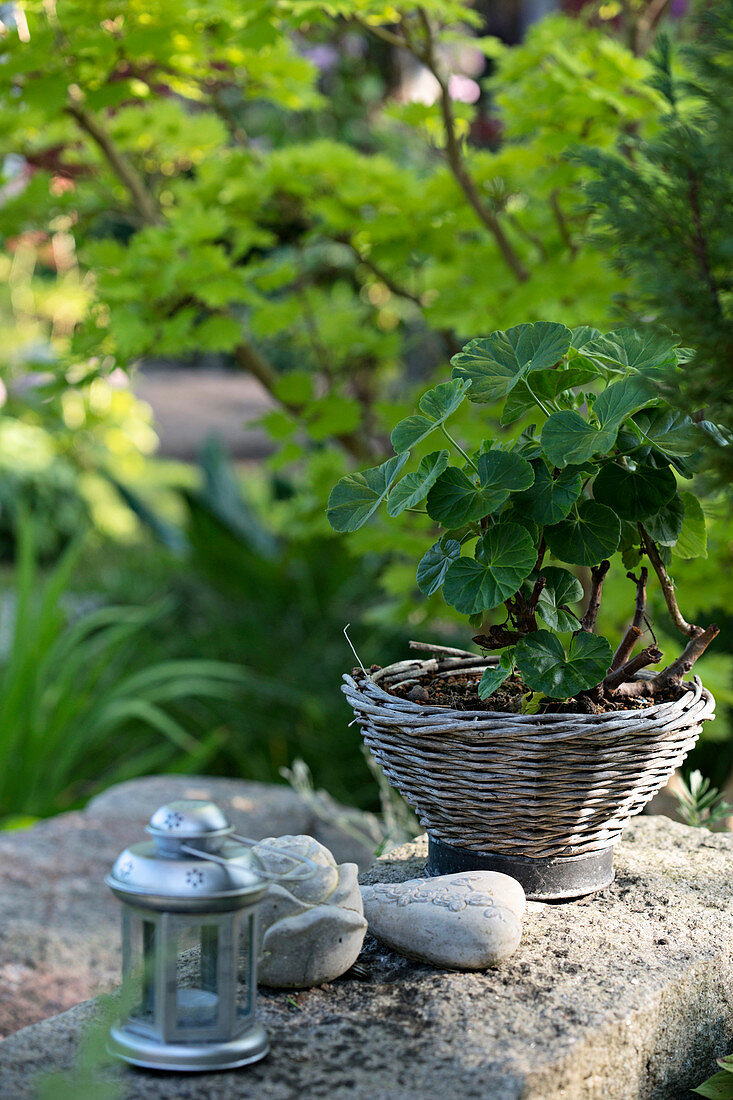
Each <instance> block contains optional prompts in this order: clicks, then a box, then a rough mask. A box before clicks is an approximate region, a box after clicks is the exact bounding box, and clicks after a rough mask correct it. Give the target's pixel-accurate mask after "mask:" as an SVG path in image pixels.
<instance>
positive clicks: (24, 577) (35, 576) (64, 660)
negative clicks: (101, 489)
mask: <svg viewBox="0 0 733 1100" xmlns="http://www.w3.org/2000/svg"><path fill="white" fill-rule="evenodd" d="M80 546H81V544H80V541H79V540H78V539H77V540H76V541H75V542H74V543H72V544H71V545H70V547H69V548H68V549H67V551H66V552H65V553H64V555H63V556H62V557H61V559H60V560H59V561H58V563H57V564H56V565H55V566H54V567H53V569H52V570H51V571H50V573H49V574H48V575H47V576H46V577H42V576H41V574H40V572H39V569H38V564H37V557H36V552H35V546H34V539H33V526H32V525H31V524H30V523H29V522H28V520H27V519H23V520H21V522H20V526H19V542H18V561H17V567H16V570H15V577H14V584H13V588H12V590H11V591H10V592H6V593H4V594H3V597H2V633H1V634H0V755H2V759H3V764H4V766H3V769H2V774H1V775H0V822H3V820H4V822H5V824H6V826H7V824H8V823H11V824H12V819H13V818H14V817H17V816H18V815H20V816H21V817H22V818H23V819H24V820H28V819H29V818H35V817H42V816H46V815H48V814H51V813H55V812H58V811H59V810H62V809H68V808H70V807H72V806H74V805H78V804H79V803H80V802H82V801H84V800H86V799H87V798H88V797H89V796H90V795H91V794H93V793H94V792H95V791H97V790H99V789H101V788H102V787H104V786H106V785H108V784H109V783H110V782H114V781H121V780H123V779H125V778H132V777H134V776H137V775H144V774H147V773H148V772H150V771H156V770H161V769H163V770H164V769H165V768H167V767H168V768H170V767H173V768H175V769H176V770H183V771H196V769H197V768H198V769H199V770H201V769H203V768H205V766H206V765H207V763H208V762H209V760H210V759H211V758H212V756H213V755H214V753H215V751H216V749H217V748H218V743H219V741H220V734H219V732H218V731H217V730H216V729H212V728H211V727H210V726H209V728H207V729H206V731H205V734H204V735H203V736H202V737H200V738H197V737H196V736H194V735H193V734H192V733H191V732H190V729H189V728H186V727H185V725H184V723H182V722H181V721H179V720H178V717H177V715H176V714H175V713H174V710H173V707H172V706H171V704H174V705H175V706H177V707H178V708H179V709H180V708H182V707H185V706H188V705H192V704H196V705H198V706H199V707H201V708H203V710H204V711H205V712H206V713H207V714H209V717H210V711H209V710H208V707H209V704H210V701H211V700H213V699H223V700H236V699H238V698H240V697H241V691H242V689H243V686H244V684H246V683H247V682H248V679H249V677H248V673H247V672H246V670H244V669H242V668H241V667H240V666H239V665H235V664H233V663H224V662H222V661H216V660H212V659H208V658H207V659H205V660H204V659H198V658H194V659H189V660H177V659H172V658H171V657H170V656H168V655H163V656H161V655H159V654H158V653H156V652H155V648H154V647H151V645H150V642H149V636H150V633H151V630H152V628H153V624H155V623H156V622H157V621H158V620H160V619H161V618H162V616H163V615H164V614H165V613H166V606H165V604H163V603H161V602H158V603H157V604H152V605H151V606H149V607H146V608H141V607H134V606H132V605H131V604H130V602H129V600H127V601H126V604H125V605H124V606H121V605H117V606H115V605H110V604H109V603H104V604H103V605H102V606H94V601H93V602H92V605H91V606H90V605H89V603H88V602H85V601H83V600H80V599H79V595H78V593H77V594H75V595H74V594H72V592H71V591H70V584H71V578H72V575H73V572H74V569H75V566H76V564H77V562H78V558H79V551H80Z"/></svg>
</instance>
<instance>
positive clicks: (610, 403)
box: [593, 375, 655, 428]
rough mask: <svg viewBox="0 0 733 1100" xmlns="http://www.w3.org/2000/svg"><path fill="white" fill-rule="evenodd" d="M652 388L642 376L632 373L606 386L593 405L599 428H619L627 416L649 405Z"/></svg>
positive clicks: (652, 396) (651, 397) (652, 397)
mask: <svg viewBox="0 0 733 1100" xmlns="http://www.w3.org/2000/svg"><path fill="white" fill-rule="evenodd" d="M653 400H655V397H654V390H653V389H652V387H651V385H650V384H649V383H648V382H647V381H646V380H645V379H643V378H640V377H638V376H636V375H633V376H631V377H629V378H622V379H621V380H620V381H619V382H614V383H613V385H611V386H608V387H607V388H606V389H605V390H604V391H603V393H601V394H599V395H598V398H597V399H596V401H595V404H594V405H593V412H594V413H595V415H596V417H597V418H598V423H599V424H600V426H601V428H619V427H620V426H621V424H622V423H623V422H624V420H626V418H627V417H629V416H632V415H633V414H634V413H637V412H640V411H641V409H643V408H645V406H647V405H649V404H650V403H651V402H652V401H653Z"/></svg>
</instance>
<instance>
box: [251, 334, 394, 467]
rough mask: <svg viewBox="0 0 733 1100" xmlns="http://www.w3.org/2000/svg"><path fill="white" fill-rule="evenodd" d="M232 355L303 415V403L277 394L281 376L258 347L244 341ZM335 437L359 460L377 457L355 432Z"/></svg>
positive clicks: (289, 407)
mask: <svg viewBox="0 0 733 1100" xmlns="http://www.w3.org/2000/svg"><path fill="white" fill-rule="evenodd" d="M232 355H233V356H234V361H235V362H236V364H237V366H238V367H240V368H241V369H242V370H245V371H248V373H249V374H251V375H253V376H254V377H255V378H256V379H257V381H258V382H260V383H261V384H262V386H264V388H265V389H266V390H267V391H268V393H270V394H272V396H273V397H275V400H276V401H277V402H278V404H279V405H281V406H282V407H283V408H284V409H285V411H286V412H289V413H290V414H291V415H292V416H296V417H297V416H300V415H302V412H303V409H302V406H301V405H296V404H293V403H292V402H289V401H283V400H282V398H280V397H278V396H277V394H276V390H277V388H278V387H277V383H278V381H279V379H280V376H279V375H278V374H277V372H276V371H275V370H274V369H273V367H272V366H271V365H270V364H269V363H268V361H267V360H266V359H265V358H263V356H262V355H260V353H259V352H258V351H257V349H256V348H254V347H253V346H252V345H251V344H248V343H246V342H245V341H243V342H242V343H241V344H238V345H237V347H236V348H235V349H234V351H233V352H232ZM334 439H336V440H337V442H339V443H340V444H341V446H342V447H343V448H344V450H346V451H348V452H349V454H351V455H353V456H354V458H355V459H357V460H358V461H359V462H368V461H372V460H373V459H374V457H375V454H374V452H373V450H372V448H371V447H370V446H369V444H368V443H367V441H366V440H364V439H362V437H361V436H359V435H357V434H356V433H355V432H340V433H339V434H338V435H335V436H334Z"/></svg>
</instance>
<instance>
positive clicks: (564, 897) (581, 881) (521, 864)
mask: <svg viewBox="0 0 733 1100" xmlns="http://www.w3.org/2000/svg"><path fill="white" fill-rule="evenodd" d="M425 871H426V874H428V875H430V876H433V877H434V876H435V875H453V874H456V873H459V872H461V871H500V872H501V873H502V874H504V875H510V876H511V877H512V878H514V879H516V880H517V882H519V883H520V884H521V886H522V888H523V889H524V892H525V894H526V895H527V898H528V899H529V900H530V901H574V900H575V899H576V898H582V897H585V896H586V895H587V894H594V893H595V892H596V891H597V890H602V889H603V888H604V887H605V886H610V884H611V883H612V882H613V878H614V873H613V848H612V847H611V848H605V849H604V850H603V851H602V852H591V853H590V854H588V855H580V856H564V857H559V856H551V857H550V858H548V859H527V858H526V857H525V856H506V855H499V854H498V853H496V852H472V851H470V850H469V849H468V848H458V847H457V846H456V845H454V844H447V843H446V842H445V841H444V840H438V839H437V837H432V836H430V834H428V862H427V866H426V868H425Z"/></svg>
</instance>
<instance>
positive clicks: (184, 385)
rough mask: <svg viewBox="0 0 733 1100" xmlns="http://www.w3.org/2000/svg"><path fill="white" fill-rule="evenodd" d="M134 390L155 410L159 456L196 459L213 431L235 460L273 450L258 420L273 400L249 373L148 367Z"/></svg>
mask: <svg viewBox="0 0 733 1100" xmlns="http://www.w3.org/2000/svg"><path fill="white" fill-rule="evenodd" d="M133 390H134V391H135V394H136V396H137V397H139V398H140V399H141V400H143V401H147V403H148V404H149V405H150V406H151V408H152V410H153V415H154V418H155V427H156V431H157V433H158V436H159V438H160V448H159V452H158V453H159V454H161V455H165V456H167V457H170V458H179V459H183V460H186V461H190V460H192V459H195V458H197V457H198V455H199V452H200V450H201V446H202V444H203V442H204V440H205V439H206V438H207V436H210V435H216V436H218V438H219V439H220V440H221V443H222V444H223V446H224V448H225V450H226V451H227V453H228V454H229V455H231V456H232V457H233V458H237V459H251V460H256V459H260V458H264V457H265V456H266V455H268V454H271V452H272V444H271V443H270V441H269V439H268V437H267V433H266V432H265V431H263V429H262V428H259V427H257V425H256V423H255V421H257V420H258V419H259V417H261V416H263V415H264V414H265V413H266V412H268V411H269V410H270V409H272V408H273V407H274V404H273V401H272V398H271V397H270V396H269V395H268V394H267V393H266V391H265V390H264V389H263V388H262V386H261V385H260V384H259V382H258V381H257V380H256V379H255V378H252V377H250V376H249V375H246V374H237V373H234V372H232V371H226V370H221V369H216V368H210V367H206V368H192V367H163V366H160V367H159V366H148V367H145V369H144V370H142V371H140V372H139V373H138V374H137V375H136V376H135V378H134V380H133Z"/></svg>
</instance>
